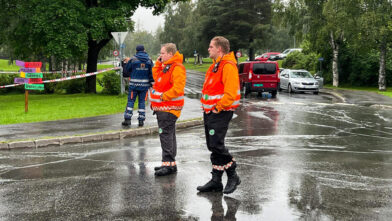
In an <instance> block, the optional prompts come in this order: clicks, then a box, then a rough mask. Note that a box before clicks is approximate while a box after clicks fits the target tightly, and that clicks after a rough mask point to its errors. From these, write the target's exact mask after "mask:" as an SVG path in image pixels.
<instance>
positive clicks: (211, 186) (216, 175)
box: [197, 170, 223, 192]
mask: <svg viewBox="0 0 392 221" xmlns="http://www.w3.org/2000/svg"><path fill="white" fill-rule="evenodd" d="M211 174H212V178H211V180H210V181H208V182H207V183H206V184H205V185H204V186H198V187H197V190H198V191H200V192H222V190H223V184H222V175H223V171H218V170H212V172H211Z"/></svg>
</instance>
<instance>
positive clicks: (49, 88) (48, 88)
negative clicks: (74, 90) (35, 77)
mask: <svg viewBox="0 0 392 221" xmlns="http://www.w3.org/2000/svg"><path fill="white" fill-rule="evenodd" d="M43 77H44V78H43V80H44V81H46V80H53V79H57V78H61V74H44V76H43ZM57 84H59V82H53V83H46V84H45V90H44V93H45V94H53V93H54V92H56V88H57Z"/></svg>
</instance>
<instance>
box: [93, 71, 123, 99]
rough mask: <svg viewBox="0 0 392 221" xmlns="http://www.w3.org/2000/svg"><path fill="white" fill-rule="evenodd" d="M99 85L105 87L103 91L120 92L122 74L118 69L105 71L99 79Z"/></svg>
mask: <svg viewBox="0 0 392 221" xmlns="http://www.w3.org/2000/svg"><path fill="white" fill-rule="evenodd" d="M97 80H98V83H99V85H101V86H102V87H103V90H102V93H104V94H120V92H121V85H120V76H119V75H118V74H117V72H116V71H108V72H106V73H104V76H103V78H102V79H97Z"/></svg>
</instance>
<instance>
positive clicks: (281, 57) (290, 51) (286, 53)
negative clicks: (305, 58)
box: [278, 48, 302, 59]
mask: <svg viewBox="0 0 392 221" xmlns="http://www.w3.org/2000/svg"><path fill="white" fill-rule="evenodd" d="M294 51H299V52H302V48H289V49H286V50H284V51H283V52H282V53H280V54H279V55H278V57H279V59H284V58H286V57H287V55H288V54H290V53H292V52H294Z"/></svg>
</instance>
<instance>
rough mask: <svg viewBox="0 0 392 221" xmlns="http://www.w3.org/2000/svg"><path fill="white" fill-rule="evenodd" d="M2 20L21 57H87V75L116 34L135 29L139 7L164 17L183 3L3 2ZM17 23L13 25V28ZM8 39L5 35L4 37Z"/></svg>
mask: <svg viewBox="0 0 392 221" xmlns="http://www.w3.org/2000/svg"><path fill="white" fill-rule="evenodd" d="M1 1H2V2H1V3H2V4H1V5H2V7H3V5H4V6H5V7H4V8H9V9H10V10H9V11H8V12H5V10H4V9H2V10H1V11H0V16H2V17H3V16H4V15H5V14H6V13H8V14H6V15H8V16H11V18H12V20H11V21H3V19H2V21H0V27H7V29H6V35H8V37H7V40H8V41H12V42H11V43H10V44H11V45H12V47H13V51H14V53H15V54H16V55H18V56H19V57H31V56H33V57H35V58H36V59H37V58H39V59H40V58H42V57H48V56H51V55H56V56H60V57H72V56H75V55H76V56H82V54H83V55H84V56H87V72H95V71H96V70H97V60H98V54H99V52H100V51H101V49H102V48H103V47H104V46H105V45H106V44H107V43H108V42H109V41H110V40H111V39H112V36H111V34H110V33H111V32H114V31H127V30H131V29H132V23H129V22H128V21H127V20H129V18H130V17H131V16H132V15H133V13H134V11H135V10H136V8H137V7H139V6H145V7H152V8H154V12H153V13H154V14H157V13H159V12H161V11H162V10H163V9H164V7H165V5H166V4H168V3H169V2H171V1H174V2H179V1H184V0H133V1H129V0H69V1H60V0H30V1H21V0H1ZM10 24H12V25H10ZM3 37H4V35H3ZM86 50H87V54H86ZM86 84H87V87H86V92H90V93H95V92H96V76H95V75H94V76H91V77H88V78H87V79H86Z"/></svg>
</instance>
